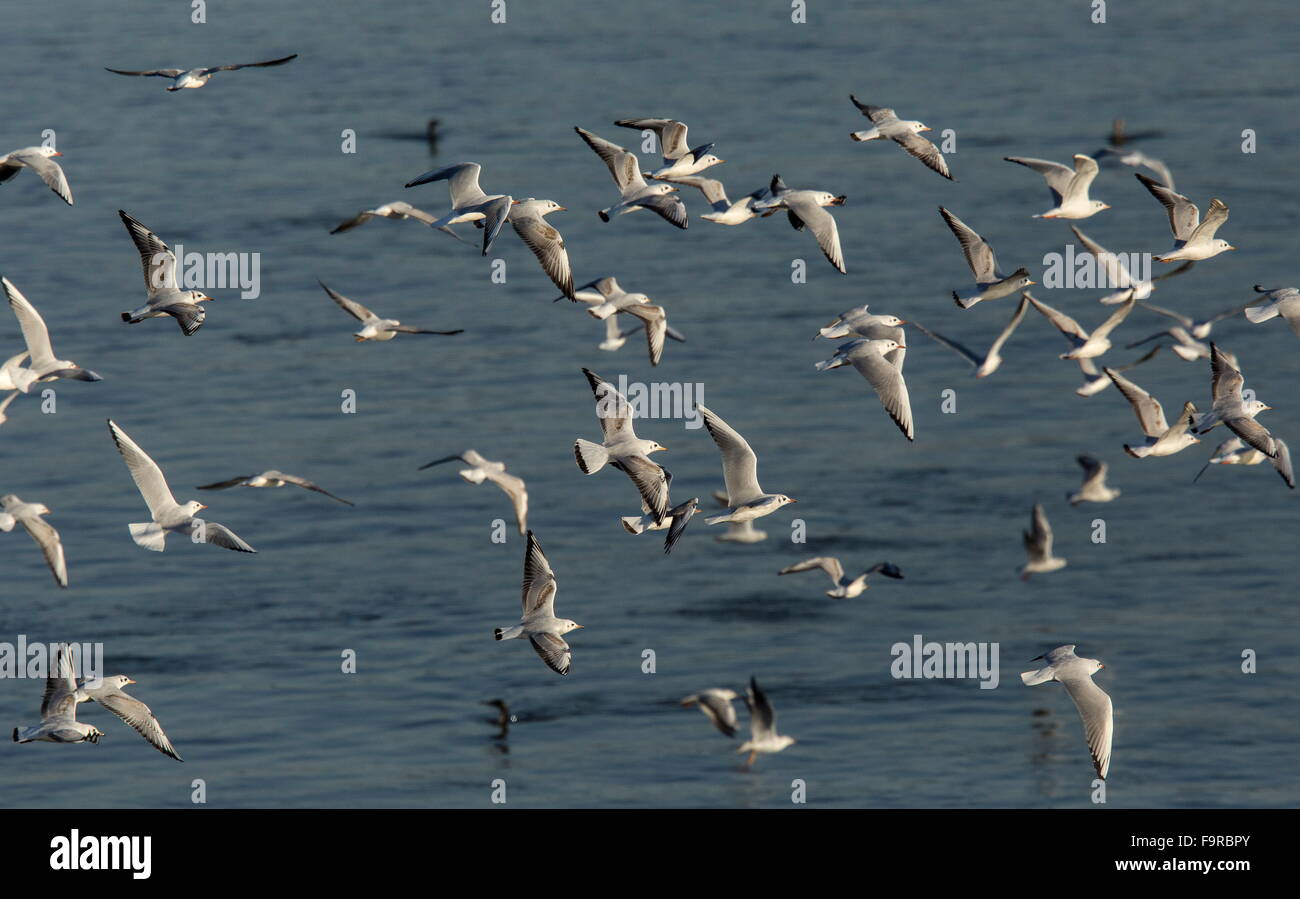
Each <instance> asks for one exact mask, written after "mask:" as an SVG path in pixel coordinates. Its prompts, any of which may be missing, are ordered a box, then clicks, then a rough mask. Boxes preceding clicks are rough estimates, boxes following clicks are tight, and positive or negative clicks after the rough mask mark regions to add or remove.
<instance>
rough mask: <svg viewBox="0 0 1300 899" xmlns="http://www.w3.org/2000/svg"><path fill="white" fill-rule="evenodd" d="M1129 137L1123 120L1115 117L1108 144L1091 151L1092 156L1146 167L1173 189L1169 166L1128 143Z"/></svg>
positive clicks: (1172, 177)
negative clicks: (1112, 158)
mask: <svg viewBox="0 0 1300 899" xmlns="http://www.w3.org/2000/svg"><path fill="white" fill-rule="evenodd" d="M1153 133H1154V132H1145V133H1144V134H1145V136H1147V137H1150V136H1152V134H1153ZM1131 139H1132V137H1131V136H1130V135H1128V134H1126V133H1125V132H1124V120H1123V119H1115V121H1114V122H1112V123H1111V131H1110V142H1109V146H1105V147H1102V148H1101V149H1100V150H1098V151H1097V152H1096V153H1093V154H1092V157H1093V159H1097V160H1101V159H1109V158H1111V157H1116V158H1117V159H1118V160H1119V161H1120V162H1121V163H1123V164H1124V165H1127V166H1132V167H1133V168H1137V167H1138V166H1142V167H1143V168H1148V169H1150V170H1151V171H1153V172H1155V173H1156V174H1157V175H1159V176H1160V180H1161V181H1163V182H1164V185H1165V187H1167V188H1169V189H1170V190H1173V189H1174V176H1173V173H1172V172H1170V171H1169V166H1167V165H1165V164H1164V162H1162V161H1161V160H1159V159H1156V158H1155V157H1153V156H1148V155H1147V154H1146V153H1143V152H1142V151H1141V150H1139V149H1137V148H1136V147H1133V146H1130V145H1128V142H1129V141H1130V140H1131Z"/></svg>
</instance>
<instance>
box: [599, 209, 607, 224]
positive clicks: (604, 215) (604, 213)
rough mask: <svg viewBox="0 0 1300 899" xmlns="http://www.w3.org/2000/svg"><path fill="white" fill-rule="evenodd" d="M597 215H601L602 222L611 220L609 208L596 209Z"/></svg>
mask: <svg viewBox="0 0 1300 899" xmlns="http://www.w3.org/2000/svg"><path fill="white" fill-rule="evenodd" d="M596 215H598V216H600V220H601V221H602V222H607V221H609V210H607V209H599V210H597V211H596Z"/></svg>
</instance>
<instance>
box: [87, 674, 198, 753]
mask: <svg viewBox="0 0 1300 899" xmlns="http://www.w3.org/2000/svg"><path fill="white" fill-rule="evenodd" d="M133 683H135V681H133V680H131V678H129V677H127V676H126V675H125V674H118V675H115V676H113V677H106V678H103V679H102V680H101V681H100V682H99V686H97V687H92V686H91V685H90V682H88V681H83V682H82V684H81V686H80V687H79V688H78V689H77V692H76V699H77V702H97V703H99V704H100V705H102V706H103V707H104V708H106V709H108V710H109V711H110V712H112V713H113V714H114V715H116V716H117V717H119V718H121V719H122V720H123V721H125V722H126V723H127V724H129V725H130V726H131V727H132V729H134V730H135V732H136V733H138V734H139V735H140V736H142V737H144V738H145V739H146V740H147V741H148V742H149V745H151V746H153V748H154V749H157V750H158V751H159V752H161V753H162V754H163V755H166V756H170V757H172V758H174V759H176V761H178V762H183V761H185V759H183V758H181V756H180V753H178V752H177V751H176V749H175V747H173V746H172V741H171V740H169V739H167V734H166V733H164V732H163V729H162V725H161V724H159V723H158V719H157V718H155V717H154V714H153V712H152V711H151V710H150V708H149V706H147V705H145V704H144V703H143V702H141V701H140V700H138V699H136V698H135V697H134V696H131V695H130V694H127V693H124V692H123V691H122V688H123V687H125V686H126V685H127V684H133Z"/></svg>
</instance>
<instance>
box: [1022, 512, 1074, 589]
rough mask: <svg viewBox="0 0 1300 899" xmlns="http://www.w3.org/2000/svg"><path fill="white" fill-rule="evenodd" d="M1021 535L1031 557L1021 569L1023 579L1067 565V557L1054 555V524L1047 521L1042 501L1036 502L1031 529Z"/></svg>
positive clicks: (1027, 554) (1057, 569)
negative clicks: (1062, 557)
mask: <svg viewBox="0 0 1300 899" xmlns="http://www.w3.org/2000/svg"><path fill="white" fill-rule="evenodd" d="M1021 537H1022V538H1023V540H1024V544H1025V555H1026V556H1028V558H1029V561H1027V562H1026V563H1025V565H1024V567H1023V568H1021V569H1020V579H1021V580H1024V581H1027V580H1029V576H1030V575H1031V574H1047V573H1048V572H1049V571H1059V570H1060V569H1062V568H1064V567H1065V566H1066V561H1065V559H1061V558H1058V557H1056V556H1054V555H1052V525H1051V524H1050V523H1049V522H1048V521H1047V513H1046V512H1044V511H1043V506H1042V504H1041V503H1035V504H1034V512H1033V517H1032V518H1031V519H1030V530H1028V531H1021Z"/></svg>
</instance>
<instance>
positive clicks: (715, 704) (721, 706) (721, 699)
mask: <svg viewBox="0 0 1300 899" xmlns="http://www.w3.org/2000/svg"><path fill="white" fill-rule="evenodd" d="M739 698H740V697H738V696H737V695H736V691H735V690H727V689H724V688H722V687H710V688H709V689H707V690H701V691H700V692H698V693H692V694H691V695H690V696H687V697H685V698H684V699H683V700H682V705H683V706H684V707H686V708H688V709H689V708H690V707H691V706H695V707H697V708H698V709H699V710H700V711H701V712H703V713H704V715H705V717H707V718H708V719H709V721H711V722H712V723H713V726H714V727H716V728H717V729H718V730H719V731H720V732H721V733H722V735H723V736H724V737H734V736H735V735H736V726H737V721H736V708H735V706H733V705H732V703H733V702H735V701H736V700H737V699H739Z"/></svg>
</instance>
